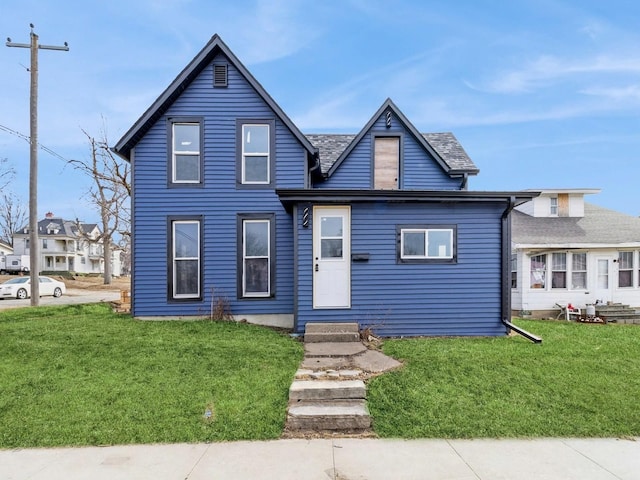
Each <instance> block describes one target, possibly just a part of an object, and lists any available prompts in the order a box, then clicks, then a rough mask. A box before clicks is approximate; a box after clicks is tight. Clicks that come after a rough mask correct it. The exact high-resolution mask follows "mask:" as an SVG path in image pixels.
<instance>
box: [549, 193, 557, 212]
mask: <svg viewBox="0 0 640 480" xmlns="http://www.w3.org/2000/svg"><path fill="white" fill-rule="evenodd" d="M549 215H551V216H554V217H557V216H558V197H550V198H549Z"/></svg>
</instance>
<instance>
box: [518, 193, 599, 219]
mask: <svg viewBox="0 0 640 480" xmlns="http://www.w3.org/2000/svg"><path fill="white" fill-rule="evenodd" d="M529 191H533V190H529ZM535 191H539V192H541V193H540V196H539V197H536V198H534V199H533V200H531V201H529V202H526V203H523V204H522V205H519V206H517V207H516V210H519V211H521V212H522V213H526V214H527V215H530V216H532V217H548V218H554V217H573V218H582V217H584V196H585V195H593V194H596V193H600V189H598V188H557V189H544V190H535Z"/></svg>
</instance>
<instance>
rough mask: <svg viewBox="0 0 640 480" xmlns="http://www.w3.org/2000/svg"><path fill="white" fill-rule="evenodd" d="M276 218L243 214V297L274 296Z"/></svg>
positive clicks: (240, 223)
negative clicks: (274, 222) (274, 223)
mask: <svg viewBox="0 0 640 480" xmlns="http://www.w3.org/2000/svg"><path fill="white" fill-rule="evenodd" d="M273 221H274V216H273V215H272V214H268V215H261V214H240V215H239V229H240V231H239V233H240V242H241V245H240V248H239V251H240V252H242V253H241V256H240V258H239V260H240V262H239V263H240V265H239V272H238V276H239V278H240V279H241V282H240V285H239V287H240V292H241V295H240V297H241V298H248V297H270V296H272V295H273V280H274V275H273V273H274V266H273V258H274V255H273V250H274V241H275V237H274V227H273Z"/></svg>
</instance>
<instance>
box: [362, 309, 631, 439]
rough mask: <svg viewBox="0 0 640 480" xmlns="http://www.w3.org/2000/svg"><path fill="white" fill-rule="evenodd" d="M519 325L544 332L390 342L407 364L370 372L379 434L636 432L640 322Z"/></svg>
mask: <svg viewBox="0 0 640 480" xmlns="http://www.w3.org/2000/svg"><path fill="white" fill-rule="evenodd" d="M517 324H518V325H519V326H521V327H523V328H525V329H526V330H529V331H531V332H533V333H535V334H537V335H540V336H542V337H543V339H544V341H543V343H542V344H540V345H535V344H533V343H531V342H529V341H527V340H525V339H523V338H522V337H519V336H514V337H508V338H469V339H464V338H433V339H411V340H387V341H385V343H384V352H385V353H386V354H388V355H391V356H393V357H395V358H398V359H402V360H403V361H404V362H405V366H404V368H403V369H401V370H398V371H395V372H392V373H388V374H385V375H382V376H380V377H377V378H375V379H373V380H372V381H371V382H370V384H369V387H368V398H369V409H370V411H371V414H372V415H373V418H374V427H375V431H376V433H378V434H379V435H380V436H383V437H403V438H419V437H427V438H474V437H533V436H542V437H561V436H569V437H575V436H577V437H621V436H638V435H640V403H639V401H638V399H640V327H637V326H633V325H615V324H611V325H604V326H603V325H593V324H592V325H589V324H579V323H569V322H553V321H533V320H529V321H525V320H520V321H518V322H517Z"/></svg>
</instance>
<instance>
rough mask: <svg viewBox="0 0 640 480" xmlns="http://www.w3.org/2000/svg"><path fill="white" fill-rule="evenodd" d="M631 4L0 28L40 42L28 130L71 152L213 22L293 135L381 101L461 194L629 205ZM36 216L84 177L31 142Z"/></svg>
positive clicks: (441, 7)
mask: <svg viewBox="0 0 640 480" xmlns="http://www.w3.org/2000/svg"><path fill="white" fill-rule="evenodd" d="M639 19H640V4H639V3H638V2H636V1H631V0H629V1H623V0H610V1H607V2H603V1H600V0H571V1H557V0H532V1H512V2H511V1H489V0H486V1H483V0H457V1H450V2H444V1H442V2H435V1H434V2H432V1H424V0H423V1H421V0H398V1H394V0H384V1H378V0H323V1H311V0H309V1H294V0H265V1H259V0H253V1H243V0H235V1H228V0H227V1H218V0H193V1H189V0H135V1H127V2H125V1H122V0H109V1H104V0H103V1H96V0H81V1H65V0H59V1H55V2H54V1H48V0H21V1H20V2H18V1H14V2H9V1H3V2H2V4H1V5H0V36H1V38H5V37H11V39H12V41H14V42H21V43H28V42H29V31H30V29H29V23H33V24H34V25H35V32H36V33H37V34H38V35H39V37H40V43H41V44H48V45H61V44H62V43H63V42H65V41H66V42H68V43H69V47H70V51H69V52H57V51H46V50H40V56H39V59H40V63H39V70H40V88H39V141H40V143H41V144H42V145H44V146H45V147H47V148H48V149H50V150H52V151H54V152H56V154H57V155H59V156H61V157H64V158H77V159H80V158H87V157H88V152H89V150H88V145H87V143H86V138H85V137H84V134H83V133H82V130H81V129H84V130H86V131H87V132H89V133H91V134H92V135H95V136H98V135H99V134H100V131H101V129H102V128H103V125H104V126H105V127H106V131H107V136H108V138H109V140H110V143H111V144H112V145H113V144H115V143H116V142H117V140H118V139H119V138H120V137H121V136H122V134H124V132H126V130H127V129H128V128H129V127H130V126H131V125H132V124H133V123H134V122H135V121H136V120H137V118H138V117H139V116H140V115H141V114H142V113H143V112H144V111H145V110H146V108H147V107H148V106H149V105H150V104H151V103H152V102H153V101H154V100H155V99H156V98H157V96H158V95H159V94H160V93H161V92H162V91H163V90H164V89H165V88H166V87H167V86H168V85H169V83H170V82H171V81H172V80H173V79H174V78H175V76H176V75H177V74H178V73H179V72H180V71H181V70H182V69H183V68H184V67H185V66H186V64H187V63H188V62H189V61H190V60H191V59H192V58H193V57H194V56H195V54H196V53H197V52H198V51H199V50H200V49H201V48H202V47H203V46H204V45H205V44H206V43H207V41H208V40H209V39H210V37H211V36H212V35H213V34H214V33H218V34H220V35H221V36H222V38H223V40H224V41H225V43H227V45H228V46H229V47H230V48H231V50H233V51H234V52H235V53H236V55H237V56H238V57H239V58H240V60H241V61H242V62H243V63H244V64H245V65H246V66H247V67H248V68H249V70H250V71H251V72H252V73H253V74H254V76H255V77H256V78H257V80H258V81H259V82H260V83H261V84H262V85H263V86H264V87H265V88H266V90H267V91H268V92H269V93H270V94H271V95H272V97H273V98H274V99H275V101H276V102H277V103H278V104H279V105H280V106H281V107H282V108H283V109H284V111H285V112H287V114H288V115H289V116H290V117H291V118H292V119H293V121H294V122H295V123H296V124H297V125H298V126H299V127H300V128H301V130H302V131H303V132H306V133H357V132H358V131H359V130H360V129H361V128H362V126H363V125H364V124H365V123H366V122H367V121H368V120H369V118H370V117H371V116H372V115H373V113H374V112H375V111H376V110H377V109H378V107H379V106H380V105H381V104H382V102H383V101H384V100H385V99H386V98H387V97H391V99H392V100H393V101H394V102H395V103H396V105H397V106H398V107H399V108H400V109H401V110H402V111H403V112H404V113H405V115H406V116H407V117H408V118H409V119H410V120H411V121H412V122H413V124H414V125H415V126H416V127H417V128H418V129H419V130H420V131H422V132H441V131H451V132H453V133H454V134H455V135H456V136H457V137H458V139H459V140H460V142H461V143H462V145H463V146H464V148H465V149H466V151H467V153H468V154H469V156H470V157H471V158H472V159H473V161H474V162H475V163H476V165H477V166H478V167H479V168H480V174H479V175H478V176H477V177H473V178H471V180H470V189H472V190H518V189H533V188H583V187H584V188H601V189H602V192H601V193H600V194H597V195H592V196H589V197H587V200H588V201H591V202H592V203H596V204H598V205H601V206H604V207H607V208H611V209H615V210H619V211H621V212H624V213H627V214H630V215H639V214H640V204H639V202H638V196H637V192H638V191H639V188H638V182H639V178H640V175H639V174H640V153H639V152H640V48H639V45H640V28H638V27H640V23H639ZM28 65H29V51H28V50H27V49H19V48H7V47H6V46H2V48H1V49H0V72H2V76H1V77H0V78H1V85H2V89H1V90H0V158H5V157H6V158H8V160H9V162H10V163H11V164H12V165H13V166H14V168H15V169H16V170H17V172H18V175H17V178H16V181H15V182H14V183H13V184H12V185H11V186H10V188H11V190H12V191H13V192H15V193H16V194H17V195H18V196H19V197H21V198H22V199H23V200H24V201H25V202H26V200H27V198H28V164H29V145H28V143H27V142H25V140H24V139H21V138H19V137H18V136H16V135H13V134H11V133H8V132H7V131H5V130H3V129H2V127H7V128H9V129H11V130H14V131H17V132H20V133H22V134H25V135H28V134H29V73H28V72H27V71H26V68H25V67H24V66H28ZM39 159H40V169H39V216H40V217H43V216H44V214H45V213H46V212H47V211H52V212H54V213H55V214H56V215H60V216H63V217H68V218H76V217H79V218H81V219H83V220H85V221H96V220H97V215H96V214H95V213H93V211H92V210H91V208H90V207H89V205H88V204H87V203H86V201H85V200H83V193H84V191H85V190H86V189H87V187H88V180H86V179H85V178H84V177H83V176H82V175H80V174H79V173H77V172H75V171H74V170H73V169H72V168H70V167H68V166H66V167H65V164H64V162H63V161H62V160H61V159H60V158H58V157H57V156H54V155H51V154H49V153H47V152H45V151H40V154H39Z"/></svg>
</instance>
